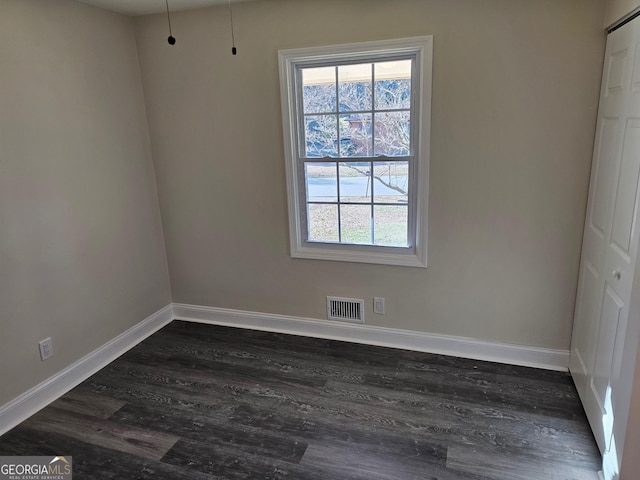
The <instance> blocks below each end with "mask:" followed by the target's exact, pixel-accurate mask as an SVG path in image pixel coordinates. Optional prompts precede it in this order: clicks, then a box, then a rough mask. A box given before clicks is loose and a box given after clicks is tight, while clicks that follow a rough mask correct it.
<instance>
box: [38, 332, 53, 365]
mask: <svg viewBox="0 0 640 480" xmlns="http://www.w3.org/2000/svg"><path fill="white" fill-rule="evenodd" d="M38 345H40V358H41V359H42V361H45V360H46V359H47V358H49V357H50V356H52V355H53V340H51V337H49V338H45V339H44V340H42V341H41V342H38Z"/></svg>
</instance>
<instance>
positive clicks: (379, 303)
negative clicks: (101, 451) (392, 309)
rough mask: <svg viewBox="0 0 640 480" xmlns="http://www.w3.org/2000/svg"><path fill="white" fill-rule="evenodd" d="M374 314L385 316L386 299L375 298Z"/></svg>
mask: <svg viewBox="0 0 640 480" xmlns="http://www.w3.org/2000/svg"><path fill="white" fill-rule="evenodd" d="M373 313H378V314H380V315H384V298H382V297H373Z"/></svg>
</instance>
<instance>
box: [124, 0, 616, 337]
mask: <svg viewBox="0 0 640 480" xmlns="http://www.w3.org/2000/svg"><path fill="white" fill-rule="evenodd" d="M604 8H605V4H604V2H603V1H601V0H562V1H557V0H522V1H518V2H514V1H512V0H483V1H482V2H478V1H476V0H456V1H455V2H451V1H441V0H424V1H419V2H418V1H414V0H394V1H384V0H349V1H344V0H305V1H303V2H301V1H295V0H268V1H261V2H249V3H240V4H238V5H237V6H235V7H234V18H235V20H236V31H235V33H236V39H237V44H238V55H237V56H236V57H233V56H232V55H231V53H230V31H229V23H228V11H227V10H226V9H225V8H209V9H203V10H194V11H189V12H181V13H177V14H175V15H174V16H173V31H174V35H175V36H176V37H177V39H178V42H177V44H176V45H175V46H174V47H170V46H168V45H167V43H166V40H165V39H166V36H167V26H166V17H163V16H162V15H155V16H146V17H138V18H136V19H135V23H136V38H137V42H138V50H139V56H140V59H141V70H142V77H143V85H144V91H145V95H146V99H147V104H148V119H149V128H150V132H151V138H152V151H153V158H154V162H155V165H156V170H157V176H158V187H159V193H160V202H161V210H162V215H163V222H164V225H165V234H166V243H167V256H168V260H169V267H170V272H171V285H172V293H173V297H174V300H175V301H176V302H183V303H191V304H199V305H208V306H216V307H226V308H233V309H240V310H250V311H258V312H269V313H278V314H286V315H295V316H304V317H315V318H325V315H326V312H325V297H326V296H327V295H337V296H347V297H355V298H364V299H366V305H367V312H366V318H367V323H369V324H373V325H379V326H385V327H394V328H402V329H409V330H416V331H422V332H431V333H439V334H450V335H460V336H466V337H472V338H476V339H481V340H489V341H496V342H509V343H515V344H522V345H531V346H540V347H549V348H559V349H568V348H569V343H570V335H571V326H572V318H573V308H574V300H575V290H576V282H577V274H578V262H579V255H580V246H581V241H582V229H583V220H584V209H585V203H586V197H587V186H588V179H589V169H590V163H591V152H592V147H593V132H594V127H595V118H596V109H597V105H598V94H599V85H600V77H601V73H602V55H603V48H604V40H605V38H604V32H603V30H602V19H603V17H604ZM427 34H433V35H434V77H433V110H432V119H433V120H432V125H433V127H432V135H431V137H432V149H431V187H430V188H431V194H430V238H429V247H430V250H429V268H427V269H417V268H403V267H390V266H376V265H366V264H349V263H339V262H326V261H316V260H300V259H292V258H290V256H289V252H288V228H287V207H286V192H285V179H284V177H285V175H284V160H283V141H282V127H281V112H280V95H279V80H278V71H277V51H278V49H285V48H295V47H305V46H315V45H322V44H330V43H347V42H356V41H367V40H379V39H384V38H397V37H406V36H415V35H427ZM373 296H381V297H385V298H386V300H387V302H386V309H387V314H386V315H385V316H380V315H374V314H373V313H372V305H371V303H372V302H371V299H372V297H373Z"/></svg>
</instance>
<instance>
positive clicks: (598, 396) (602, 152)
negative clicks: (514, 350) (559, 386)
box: [570, 19, 640, 455]
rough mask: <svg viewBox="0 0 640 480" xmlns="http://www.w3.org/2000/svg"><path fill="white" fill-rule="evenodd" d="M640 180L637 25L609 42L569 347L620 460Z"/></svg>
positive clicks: (584, 391)
mask: <svg viewBox="0 0 640 480" xmlns="http://www.w3.org/2000/svg"><path fill="white" fill-rule="evenodd" d="M639 180H640V19H636V20H633V21H631V22H630V23H628V24H627V25H625V26H623V27H621V28H620V29H618V30H616V31H614V32H613V33H611V34H609V36H608V39H607V48H606V52H605V61H604V73H603V79H602V88H601V92H600V107H599V111H598V122H597V128H596V139H595V147H594V154H593V164H592V170H591V184H590V188H589V202H588V205H587V216H586V220H585V230H584V239H583V247H582V258H581V265H580V279H579V283H578V295H577V299H576V312H575V319H574V332H573V341H572V345H571V361H570V370H571V373H572V375H573V378H574V381H575V383H576V387H577V389H578V392H579V393H580V397H581V399H582V402H583V404H584V408H585V411H586V413H587V417H588V418H589V422H590V424H591V428H592V429H593V432H594V435H595V437H596V441H597V442H598V446H599V447H600V450H601V451H602V453H603V455H606V454H607V452H611V451H612V447H613V451H614V454H615V440H616V437H615V436H614V418H615V415H616V411H615V409H616V408H617V407H616V406H617V405H619V404H620V402H619V401H618V399H617V398H616V394H617V393H616V385H617V384H619V379H620V368H621V362H622V350H623V345H624V337H625V334H626V332H627V320H628V318H629V300H630V296H631V287H632V283H633V274H634V266H635V261H636V256H637V253H638V234H639V232H638V230H639V229H638V228H637V226H638V225H637V222H638V213H639V212H638V186H639ZM623 403H624V402H623ZM623 416H624V417H626V412H624V415H623ZM617 435H618V434H616V436H617ZM622 435H623V437H622V438H624V430H623V431H622ZM618 443H619V442H618Z"/></svg>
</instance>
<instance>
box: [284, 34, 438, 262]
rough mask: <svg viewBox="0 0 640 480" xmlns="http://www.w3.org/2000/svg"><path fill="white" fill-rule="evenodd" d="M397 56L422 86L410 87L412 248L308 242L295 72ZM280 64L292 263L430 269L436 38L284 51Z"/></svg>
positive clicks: (410, 246)
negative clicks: (411, 61) (411, 62)
mask: <svg viewBox="0 0 640 480" xmlns="http://www.w3.org/2000/svg"><path fill="white" fill-rule="evenodd" d="M398 55H407V56H411V57H412V58H415V69H416V76H415V77H414V78H417V80H418V82H417V85H416V84H415V83H416V82H412V90H411V96H412V99H411V101H412V105H411V108H412V110H413V109H415V110H414V111H415V115H414V117H413V121H412V125H411V135H412V136H413V137H412V147H413V151H412V155H413V156H414V161H413V162H412V163H411V164H410V165H409V199H408V206H409V208H408V212H409V213H408V214H409V219H408V222H409V223H408V225H409V229H408V230H409V232H408V240H409V246H408V247H387V246H377V245H352V244H343V243H335V244H333V243H321V242H308V241H306V240H305V238H304V235H305V232H306V224H305V223H304V222H305V221H306V208H307V202H306V192H305V182H304V177H303V176H304V168H302V167H301V166H300V158H299V155H300V154H299V152H300V142H302V141H303V140H302V139H303V136H304V134H303V133H302V132H300V127H299V118H300V116H299V111H298V102H299V100H298V98H299V96H298V93H297V91H296V89H297V88H298V87H297V83H296V70H297V68H298V67H299V66H307V65H309V66H311V65H317V64H323V63H331V62H336V64H338V63H340V62H349V61H354V60H362V61H365V62H369V61H372V62H373V61H379V60H380V59H387V58H389V57H395V56H398ZM278 60H279V66H280V94H281V102H282V123H283V134H284V153H285V160H286V178H287V197H288V206H289V234H290V246H291V257H293V258H307V259H318V260H334V261H346V262H361V263H375V264H383V265H400V266H410V267H426V266H427V239H428V211H429V205H428V200H429V151H430V131H431V83H432V63H433V36H432V35H429V36H423V37H412V38H403V39H396V40H383V41H375V42H363V43H352V44H345V45H332V46H326V47H311V48H299V49H290V50H280V51H279V52H278ZM357 160H358V158H357V157H354V161H357ZM301 170H302V171H301Z"/></svg>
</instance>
